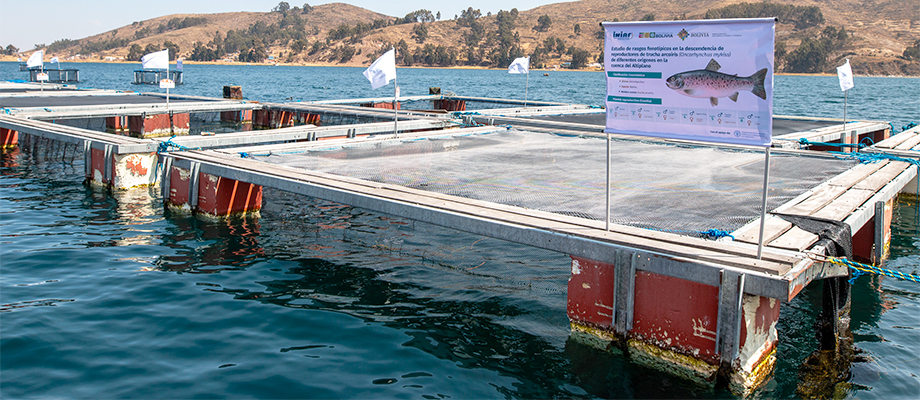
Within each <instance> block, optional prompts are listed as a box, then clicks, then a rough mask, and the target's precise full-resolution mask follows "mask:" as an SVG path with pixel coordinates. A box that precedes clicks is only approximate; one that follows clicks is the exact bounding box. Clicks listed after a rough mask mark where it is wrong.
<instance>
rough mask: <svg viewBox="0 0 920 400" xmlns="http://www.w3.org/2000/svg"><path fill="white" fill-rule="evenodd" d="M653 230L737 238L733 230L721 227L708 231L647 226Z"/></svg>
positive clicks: (716, 237)
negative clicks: (733, 234)
mask: <svg viewBox="0 0 920 400" xmlns="http://www.w3.org/2000/svg"><path fill="white" fill-rule="evenodd" d="M646 229H649V230H653V231H659V232H668V233H678V234H693V235H698V236H706V237H708V238H709V239H712V240H719V239H721V238H725V237H730V238H732V240H735V237H734V236H732V234H731V232H727V231H723V230H721V229H710V230H707V231H681V230H672V229H656V228H646Z"/></svg>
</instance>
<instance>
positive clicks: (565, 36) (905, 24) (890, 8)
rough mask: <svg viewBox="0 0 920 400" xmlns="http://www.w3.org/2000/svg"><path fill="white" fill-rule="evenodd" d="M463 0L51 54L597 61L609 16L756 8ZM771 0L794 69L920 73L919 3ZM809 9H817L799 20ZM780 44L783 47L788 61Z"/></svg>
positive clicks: (219, 17)
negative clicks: (389, 54) (490, 11)
mask: <svg viewBox="0 0 920 400" xmlns="http://www.w3.org/2000/svg"><path fill="white" fill-rule="evenodd" d="M282 4H284V5H286V4H287V3H281V4H279V7H280V6H281V5H282ZM739 4H742V5H741V6H738V5H739ZM461 5H462V3H458V10H457V13H456V15H450V16H448V15H431V13H430V12H425V10H419V12H415V13H411V14H409V15H407V16H405V17H393V16H386V15H383V14H378V13H374V12H371V11H368V10H365V9H362V8H359V7H354V6H350V5H347V4H342V3H334V4H328V5H322V6H316V7H310V9H308V10H305V9H301V8H298V7H293V8H290V7H284V9H280V10H279V9H278V7H276V10H274V11H270V12H265V13H222V14H204V15H168V16H163V17H159V18H154V19H150V20H146V21H139V22H135V23H133V24H131V25H127V26H124V27H122V28H119V29H116V30H113V31H109V32H104V33H101V34H99V35H95V36H91V37H88V38H84V39H79V40H73V41H61V42H56V43H54V44H52V45H51V46H50V48H49V53H54V54H56V55H59V56H63V57H68V56H74V55H76V54H85V55H89V54H91V57H94V58H104V57H128V58H136V57H138V54H140V53H142V52H143V50H145V49H147V48H148V46H152V47H150V48H162V45H163V44H164V43H166V42H169V44H171V45H172V46H171V47H170V48H171V49H173V50H176V49H177V50H178V56H179V57H183V58H186V59H187V60H201V61H217V60H234V61H244V62H260V61H261V62H264V61H268V59H269V56H271V62H283V63H295V64H322V65H367V64H369V63H370V62H371V61H373V59H374V58H376V57H377V56H378V55H379V54H380V53H382V52H383V51H385V50H386V49H389V48H390V47H391V46H395V47H397V48H398V54H399V62H401V63H403V64H405V65H419V66H462V65H471V66H480V67H504V66H506V65H507V63H508V61H509V60H510V59H513V58H514V57H516V56H523V55H530V56H532V57H533V60H534V61H535V63H536V64H542V65H543V66H546V67H550V66H553V65H560V64H562V63H563V62H574V64H576V65H578V66H581V65H586V64H587V65H590V64H591V63H593V62H595V60H596V59H597V56H598V54H599V53H600V51H601V47H602V41H603V39H602V36H601V35H599V32H600V27H599V26H598V24H599V23H600V22H602V21H629V20H642V19H645V20H674V19H698V18H704V17H706V16H707V12H708V13H710V17H712V16H721V17H732V16H734V14H732V13H734V12H738V10H742V9H743V10H748V9H750V8H752V7H750V6H749V5H747V4H743V2H741V1H738V0H702V1H695V2H690V1H687V0H644V1H641V2H640V1H637V0H581V1H574V2H565V3H556V4H551V5H546V6H542V7H537V8H534V9H530V10H505V11H502V12H499V13H497V14H494V15H482V14H481V13H480V12H479V10H474V9H472V8H467V9H462V8H461V7H460V6H461ZM792 6H795V7H792ZM770 7H773V8H770V9H771V10H772V9H776V8H777V7H786V8H784V9H783V10H788V9H790V8H792V9H793V10H792V14H790V15H784V16H782V17H781V18H780V21H779V23H778V24H777V30H776V31H777V42H778V46H777V47H778V63H779V64H781V65H780V66H782V64H783V63H784V62H785V63H786V64H787V65H785V67H786V71H787V72H833V67H834V66H836V65H839V64H840V63H841V62H842V61H841V60H842V58H844V57H846V58H849V59H850V60H851V63H852V64H853V67H854V70H855V72H856V73H857V74H863V75H867V74H868V75H912V76H920V61H918V60H917V58H920V57H914V58H913V60H911V59H909V57H904V55H905V50H906V49H909V48H911V47H912V46H917V47H914V48H915V49H918V47H920V2H917V1H900V0H897V1H886V0H868V1H867V0H834V1H830V0H796V1H790V0H777V1H773V2H772V3H771V5H770ZM754 8H757V7H754ZM760 8H765V7H763V5H760ZM813 11H817V15H818V16H820V18H814V17H815V16H814V15H810V16H808V15H806V17H808V18H805V17H802V19H796V18H798V17H800V16H801V14H802V13H806V14H807V13H810V12H813ZM796 13H797V14H796ZM771 16H772V15H771ZM803 21H804V22H803ZM829 28H830V29H829ZM230 32H233V33H234V34H233V35H228V33H230ZM780 42H781V43H782V44H781V45H780V44H779V43H780ZM803 43H805V44H806V45H807V46H803V48H804V47H809V48H810V47H813V46H815V45H820V46H823V47H821V52H820V53H814V52H811V53H804V52H803V51H799V53H803V54H797V53H796V51H797V50H798V49H799V47H800V46H802V44H803ZM132 47H133V49H134V52H133V53H132V51H131V50H132ZM783 47H784V48H783ZM918 50H920V49H918ZM781 52H784V53H785V54H787V55H788V56H787V57H786V59H785V61H782V60H781V56H780V53H781ZM87 53H89V54H87ZM793 55H795V56H794V57H793ZM796 57H798V58H796ZM816 57H823V58H825V59H826V60H824V61H823V62H822V63H821V64H820V65H810V66H807V69H808V70H804V71H797V70H796V68H806V67H800V66H796V68H791V67H790V66H793V65H794V64H795V63H801V62H802V60H807V59H814V58H816ZM796 60H797V61H796Z"/></svg>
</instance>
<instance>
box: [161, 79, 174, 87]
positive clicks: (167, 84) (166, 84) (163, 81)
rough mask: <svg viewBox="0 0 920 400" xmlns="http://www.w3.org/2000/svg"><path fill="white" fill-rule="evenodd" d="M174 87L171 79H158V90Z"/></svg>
mask: <svg viewBox="0 0 920 400" xmlns="http://www.w3.org/2000/svg"><path fill="white" fill-rule="evenodd" d="M174 87H176V82H174V81H173V80H172V79H160V89H172V88H174Z"/></svg>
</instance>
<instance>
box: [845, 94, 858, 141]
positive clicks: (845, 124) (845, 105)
mask: <svg viewBox="0 0 920 400" xmlns="http://www.w3.org/2000/svg"><path fill="white" fill-rule="evenodd" d="M849 92H850V91H849V90H844V91H843V137H844V138H847V137H848V136H847V94H848V93H849ZM842 142H843V143H846V141H845V140H844V141H842ZM854 144H855V143H854Z"/></svg>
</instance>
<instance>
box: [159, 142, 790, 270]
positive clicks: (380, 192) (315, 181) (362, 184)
mask: <svg viewBox="0 0 920 400" xmlns="http://www.w3.org/2000/svg"><path fill="white" fill-rule="evenodd" d="M191 153H197V154H195V155H196V156H200V155H202V154H201V153H200V152H186V153H181V154H175V155H174V156H175V157H177V158H185V159H188V160H195V161H199V162H202V163H213V161H214V160H208V158H212V157H189V156H190V155H192V154H191ZM196 159H197V160H196ZM225 161H229V162H230V163H232V164H235V165H236V167H235V168H240V169H242V170H243V171H242V172H244V173H247V174H253V175H261V176H269V177H272V178H275V179H281V180H285V181H291V180H295V181H297V182H300V183H307V184H311V185H322V186H324V187H329V188H335V189H336V190H340V191H345V192H348V193H352V194H359V195H364V196H368V197H373V198H376V199H380V200H382V201H384V202H398V203H403V204H411V205H415V206H420V207H428V208H432V209H436V210H440V211H442V212H445V213H450V214H465V215H469V216H471V217H472V218H476V219H488V220H492V221H494V222H496V223H505V224H513V225H517V226H524V227H527V228H535V229H540V230H545V231H552V232H558V233H562V234H566V235H571V236H575V237H581V238H587V239H593V240H597V241H603V242H606V243H610V244H614V245H619V246H623V247H627V248H633V249H638V250H645V251H652V252H659V253H667V254H673V255H675V256H680V257H686V258H689V259H695V260H698V261H703V262H709V263H717V264H721V265H730V266H734V267H738V268H744V269H748V270H752V271H758V272H765V273H769V274H774V275H782V274H784V273H786V272H788V271H789V269H791V266H792V264H791V263H777V262H771V261H768V260H756V259H752V258H751V257H742V256H737V255H733V254H727V253H725V252H719V251H713V250H709V249H703V248H698V247H693V246H687V245H681V244H673V243H663V242H661V241H657V240H653V239H649V238H644V237H636V236H630V235H624V234H621V233H617V232H608V231H605V230H602V229H595V228H589V227H585V226H579V225H573V224H569V223H565V222H562V221H559V220H555V219H554V217H555V214H552V215H549V214H551V213H541V212H533V211H530V210H524V209H520V211H518V212H517V213H513V212H506V211H503V210H498V209H495V208H484V207H478V206H474V205H471V204H464V203H463V202H461V201H453V200H444V199H437V198H432V196H430V192H425V191H421V190H413V189H409V188H404V187H400V186H395V185H388V184H378V183H374V182H367V181H361V180H358V179H352V178H347V177H341V176H334V175H329V174H320V173H315V172H308V171H304V170H297V169H293V168H289V167H284V166H278V165H272V164H266V163H262V162H256V161H249V160H240V159H228V160H225ZM217 165H218V166H226V164H219V163H218V164H217ZM410 192H411V193H410ZM454 199H456V200H465V199H460V198H454ZM521 211H524V212H526V214H532V215H526V214H525V213H524V212H521ZM674 236H676V235H674ZM681 239H684V241H687V240H686V239H692V238H686V237H681ZM710 243H712V244H713V245H716V244H718V242H710Z"/></svg>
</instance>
